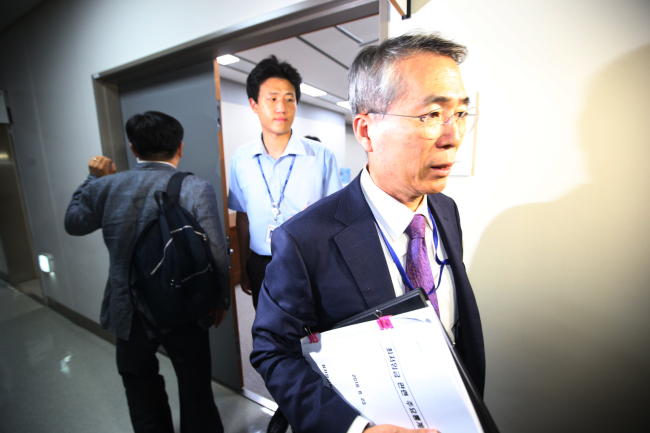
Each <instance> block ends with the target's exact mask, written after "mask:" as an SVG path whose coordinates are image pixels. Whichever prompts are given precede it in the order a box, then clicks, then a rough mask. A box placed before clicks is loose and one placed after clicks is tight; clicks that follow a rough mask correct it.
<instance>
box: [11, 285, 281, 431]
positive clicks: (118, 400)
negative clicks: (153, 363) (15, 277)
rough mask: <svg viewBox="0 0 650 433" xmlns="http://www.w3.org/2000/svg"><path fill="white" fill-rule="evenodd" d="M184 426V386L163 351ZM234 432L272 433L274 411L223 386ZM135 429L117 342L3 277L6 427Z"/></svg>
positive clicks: (220, 393)
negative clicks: (118, 361) (181, 392)
mask: <svg viewBox="0 0 650 433" xmlns="http://www.w3.org/2000/svg"><path fill="white" fill-rule="evenodd" d="M159 359H160V368H161V374H162V375H163V376H164V377H165V381H166V383H167V393H168V395H169V401H170V406H171V408H172V415H173V417H174V422H175V425H176V431H177V432H178V431H180V430H179V428H178V425H179V410H178V389H177V387H176V380H175V375H174V371H173V369H172V366H171V362H170V361H169V359H167V358H166V357H165V356H162V355H160V356H159ZM212 390H213V392H214V396H215V401H216V403H217V407H218V408H219V412H220V413H221V418H222V420H223V423H224V427H225V431H226V432H233V433H255V432H265V431H266V426H267V425H268V422H269V419H270V417H271V415H272V411H270V410H269V409H267V408H265V407H262V406H260V405H258V404H256V403H254V402H252V401H250V400H248V399H246V398H244V397H242V396H241V395H240V394H238V393H236V392H234V391H232V390H231V389H229V388H226V387H223V386H221V385H219V384H217V383H214V382H213V384H212ZM129 431H132V428H131V424H130V421H129V416H128V408H127V405H126V398H125V396H124V390H123V387H122V382H121V379H120V376H119V375H118V374H117V370H116V367H115V347H114V346H113V345H111V344H110V343H108V342H106V341H105V340H103V339H101V338H99V337H97V336H96V335H94V334H92V333H90V332H88V331H86V330H85V329H83V328H80V327H79V326H77V325H75V324H73V323H72V322H70V321H69V320H67V319H66V318H64V317H63V316H61V315H59V314H58V313H56V312H54V311H53V310H51V309H49V308H47V307H45V306H43V305H41V304H39V303H38V302H36V301H34V300H33V299H31V298H30V297H28V296H26V295H24V294H23V293H21V292H19V291H18V290H16V289H14V288H12V287H11V286H8V285H7V284H5V283H3V282H1V281H0V432H3V433H4V432H11V433H23V432H25V433H41V432H43V433H45V432H47V433H58V432H65V433H77V432H84V433H86V432H93V433H103V432H107V433H109V432H110V433H113V432H116V433H117V432H120V433H122V432H129Z"/></svg>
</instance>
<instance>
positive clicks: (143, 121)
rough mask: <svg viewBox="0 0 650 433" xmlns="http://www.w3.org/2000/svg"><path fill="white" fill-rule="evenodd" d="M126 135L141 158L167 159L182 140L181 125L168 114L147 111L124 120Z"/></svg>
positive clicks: (170, 157)
mask: <svg viewBox="0 0 650 433" xmlns="http://www.w3.org/2000/svg"><path fill="white" fill-rule="evenodd" d="M126 135H127V137H129V142H130V143H131V145H132V146H133V149H135V151H136V152H138V155H140V157H141V158H142V159H147V160H151V161H168V160H170V159H172V158H173V157H174V156H175V155H176V152H177V151H178V148H179V147H180V145H181V141H183V125H181V123H180V122H179V121H178V120H176V119H175V118H173V117H172V116H170V115H168V114H165V113H161V112H159V111H147V112H146V113H144V114H136V115H135V116H132V117H131V118H130V119H129V120H128V121H127V122H126Z"/></svg>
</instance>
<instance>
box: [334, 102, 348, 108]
mask: <svg viewBox="0 0 650 433" xmlns="http://www.w3.org/2000/svg"><path fill="white" fill-rule="evenodd" d="M336 105H338V106H339V107H343V108H345V109H348V110H349V109H350V103H349V102H348V101H341V102H337V103H336Z"/></svg>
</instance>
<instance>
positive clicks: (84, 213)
mask: <svg viewBox="0 0 650 433" xmlns="http://www.w3.org/2000/svg"><path fill="white" fill-rule="evenodd" d="M96 179H98V177H97V176H95V175H92V174H89V175H88V177H87V178H86V180H85V181H84V183H82V184H81V186H79V188H77V190H76V191H75V192H74V193H73V194H72V200H71V201H70V204H69V205H68V209H67V210H66V212H65V231H66V232H68V234H70V235H73V236H83V235H87V234H89V233H92V232H94V231H95V230H97V229H98V228H101V218H100V217H99V216H98V215H97V214H96V212H95V209H94V203H93V200H92V194H90V193H89V191H88V190H89V186H90V184H91V183H92V182H93V181H94V180H96Z"/></svg>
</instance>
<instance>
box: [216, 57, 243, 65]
mask: <svg viewBox="0 0 650 433" xmlns="http://www.w3.org/2000/svg"><path fill="white" fill-rule="evenodd" d="M238 61H239V57H235V56H233V55H232V54H226V55H225V56H219V57H217V63H219V64H220V65H224V66H225V65H229V64H231V63H237V62H238Z"/></svg>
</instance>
